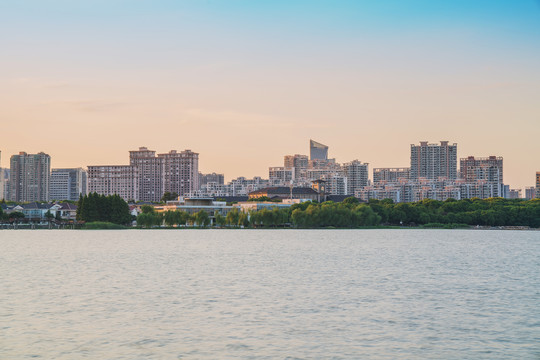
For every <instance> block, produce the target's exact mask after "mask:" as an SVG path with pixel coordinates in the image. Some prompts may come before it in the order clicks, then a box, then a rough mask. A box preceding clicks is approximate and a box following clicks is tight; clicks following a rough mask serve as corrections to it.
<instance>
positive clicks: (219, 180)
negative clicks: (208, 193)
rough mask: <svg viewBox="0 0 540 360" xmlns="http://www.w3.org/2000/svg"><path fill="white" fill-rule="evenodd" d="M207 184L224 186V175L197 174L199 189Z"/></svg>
mask: <svg viewBox="0 0 540 360" xmlns="http://www.w3.org/2000/svg"><path fill="white" fill-rule="evenodd" d="M208 183H215V184H216V185H224V184H225V175H223V174H216V173H215V172H214V173H211V174H201V173H199V188H200V187H201V186H203V185H206V184H208Z"/></svg>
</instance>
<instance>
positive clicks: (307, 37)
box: [0, 0, 540, 189]
mask: <svg viewBox="0 0 540 360" xmlns="http://www.w3.org/2000/svg"><path fill="white" fill-rule="evenodd" d="M0 12H1V13H2V14H4V15H5V16H4V18H5V19H4V20H3V21H2V23H1V24H0V31H2V32H3V33H5V34H10V36H5V37H2V38H1V39H0V45H2V47H3V49H4V50H3V56H2V58H1V59H0V65H1V66H0V99H1V100H0V124H1V126H2V143H1V144H0V149H1V150H2V153H3V154H4V157H3V159H2V163H1V164H0V165H1V166H3V167H7V166H8V163H7V160H8V159H7V157H8V156H10V155H12V154H17V153H18V152H20V151H26V152H28V153H38V152H40V151H45V152H46V153H48V154H50V155H51V157H52V158H53V163H52V166H54V167H56V168H74V167H79V166H81V165H83V166H87V165H90V164H99V163H107V164H111V163H116V164H123V163H124V149H136V148H138V147H139V146H147V147H148V148H152V149H159V151H168V150H170V149H176V148H178V149H193V150H194V151H197V152H198V153H200V154H201V159H200V162H201V166H200V170H201V171H202V172H217V173H224V174H225V175H226V177H227V179H232V178H235V177H238V176H246V177H252V176H265V174H266V172H267V167H268V165H270V164H278V163H280V162H281V160H282V159H281V156H282V153H285V154H296V153H298V154H307V151H306V149H305V143H304V141H303V140H304V139H309V138H312V139H317V141H320V142H322V143H323V144H330V146H331V154H330V156H331V157H333V158H336V160H337V161H338V162H346V161H350V160H352V159H359V160H361V161H363V162H367V163H369V164H370V166H371V167H372V168H373V167H381V168H382V167H404V166H408V164H409V154H408V151H407V149H408V147H409V146H410V144H415V143H417V142H419V141H424V140H427V141H430V142H431V141H439V140H444V139H447V140H450V141H452V142H455V143H458V144H460V149H459V154H458V156H459V157H467V156H478V157H485V156H489V155H497V156H502V157H504V159H505V183H508V184H510V185H511V186H513V187H518V188H522V189H523V188H526V187H528V186H532V185H534V181H535V178H534V174H535V173H536V171H538V170H539V168H540V159H539V158H538V155H537V154H540V143H538V141H536V135H537V134H538V133H540V110H539V108H538V105H537V94H538V93H540V66H539V65H538V64H540V43H539V42H538V41H537V39H538V38H539V36H540V21H539V18H540V5H539V3H538V2H537V1H532V0H531V1H522V2H515V1H501V2H492V1H475V2H474V3H472V2H470V1H454V2H433V1H425V0H423V1H421V0H417V1H407V2H398V1H389V0H388V1H380V2H376V3H374V2H363V1H357V2H354V1H332V2H330V1H316V2H313V1H288V2H286V1H272V2H268V1H266V2H265V1H228V2H226V3H219V2H198V1H174V2H173V1H164V0H157V1H139V2H136V3H133V2H129V1H125V0H119V1H114V2H110V1H103V0H97V1H94V2H91V3H90V2H84V1H81V2H65V1H58V0H54V1H53V0H45V1H28V0H22V1H17V2H12V3H3V4H0ZM36 59H39V61H36ZM300 138H301V139H302V140H301V141H299V140H298V139H300ZM164 144H165V145H164Z"/></svg>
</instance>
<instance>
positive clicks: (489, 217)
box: [368, 198, 540, 228]
mask: <svg viewBox="0 0 540 360" xmlns="http://www.w3.org/2000/svg"><path fill="white" fill-rule="evenodd" d="M368 205H369V206H370V207H371V209H373V211H374V212H375V213H377V215H379V216H380V217H381V222H382V223H384V224H396V225H397V224H404V225H414V224H416V225H423V224H430V223H439V224H467V225H482V226H530V227H534V228H537V227H540V199H533V200H522V199H503V198H490V199H485V200H482V199H478V198H474V199H463V200H454V199H448V200H445V201H438V200H431V199H426V200H422V201H419V202H414V203H397V204H394V203H393V202H392V200H389V199H387V200H381V201H378V200H370V202H369V204H368Z"/></svg>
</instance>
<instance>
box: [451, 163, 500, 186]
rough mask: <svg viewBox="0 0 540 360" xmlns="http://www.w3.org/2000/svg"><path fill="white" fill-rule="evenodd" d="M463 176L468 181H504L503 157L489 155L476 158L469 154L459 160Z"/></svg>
mask: <svg viewBox="0 0 540 360" xmlns="http://www.w3.org/2000/svg"><path fill="white" fill-rule="evenodd" d="M459 171H460V174H461V178H462V179H465V181H467V182H474V181H477V180H484V181H489V182H497V183H499V184H502V183H503V158H502V157H500V156H489V157H485V158H475V157H474V156H469V157H466V158H461V159H460V160H459Z"/></svg>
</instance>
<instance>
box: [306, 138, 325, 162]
mask: <svg viewBox="0 0 540 360" xmlns="http://www.w3.org/2000/svg"><path fill="white" fill-rule="evenodd" d="M309 159H310V160H328V146H326V145H323V144H321V143H318V142H316V141H313V140H309Z"/></svg>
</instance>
